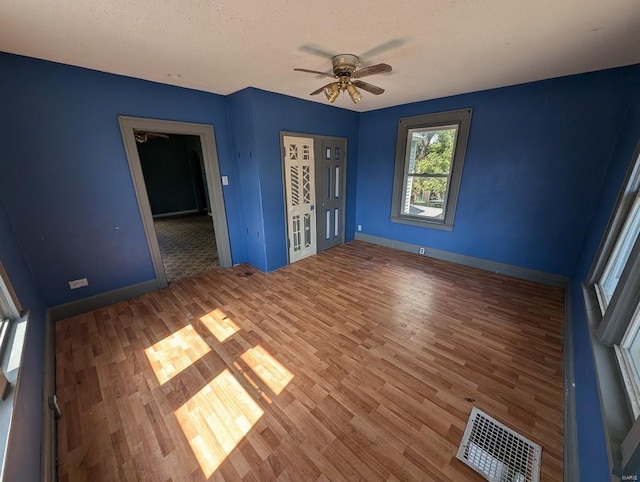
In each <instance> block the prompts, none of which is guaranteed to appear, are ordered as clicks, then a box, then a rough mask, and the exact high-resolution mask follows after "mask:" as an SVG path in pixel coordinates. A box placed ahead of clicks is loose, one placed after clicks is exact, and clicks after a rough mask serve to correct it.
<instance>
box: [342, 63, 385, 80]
mask: <svg viewBox="0 0 640 482" xmlns="http://www.w3.org/2000/svg"><path fill="white" fill-rule="evenodd" d="M385 72H391V66H390V65H388V64H376V65H372V66H371V67H365V68H364V69H360V70H356V71H355V72H354V73H353V74H351V77H353V78H354V79H359V78H360V77H366V76H367V75H375V74H383V73H385Z"/></svg>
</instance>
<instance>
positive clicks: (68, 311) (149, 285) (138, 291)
mask: <svg viewBox="0 0 640 482" xmlns="http://www.w3.org/2000/svg"><path fill="white" fill-rule="evenodd" d="M158 288H159V285H158V280H156V279H152V280H149V281H144V282H142V283H138V284H135V285H131V286H125V287H124V288H118V289H115V290H113V291H108V292H106V293H100V294H98V295H94V296H88V297H87V298H82V299H79V300H76V301H70V302H69V303H64V304H62V305H58V306H53V307H51V308H49V316H51V320H52V321H59V320H64V319H65V318H71V317H72V316H76V315H79V314H81V313H86V312H87V311H92V310H96V309H98V308H102V307H104V306H108V305H111V304H113V303H118V302H120V301H126V300H129V299H131V298H135V297H136V296H140V295H143V294H145V293H149V292H151V291H155V290H157V289H158Z"/></svg>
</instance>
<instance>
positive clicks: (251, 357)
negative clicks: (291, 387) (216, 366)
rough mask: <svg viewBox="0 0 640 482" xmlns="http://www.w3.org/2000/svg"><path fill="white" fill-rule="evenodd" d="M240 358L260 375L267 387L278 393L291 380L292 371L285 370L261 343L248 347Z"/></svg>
mask: <svg viewBox="0 0 640 482" xmlns="http://www.w3.org/2000/svg"><path fill="white" fill-rule="evenodd" d="M240 358H242V360H243V361H244V362H245V363H246V364H247V365H249V368H251V370H252V371H253V372H254V373H255V374H256V375H257V376H259V377H260V379H261V380H262V381H263V382H264V383H265V384H266V385H267V386H268V387H269V389H270V390H271V391H272V392H273V393H275V394H276V395H279V394H280V392H282V390H284V388H285V387H286V386H287V385H288V384H289V382H290V381H291V380H293V373H291V372H290V371H289V370H287V369H286V368H285V367H284V366H283V365H282V364H281V363H280V362H279V361H278V360H276V359H275V358H274V357H273V355H271V354H270V353H269V352H268V351H267V350H265V349H264V348H263V347H262V346H261V345H257V346H255V347H253V348H249V349H248V350H247V351H245V352H244V353H243V354H242V355H240Z"/></svg>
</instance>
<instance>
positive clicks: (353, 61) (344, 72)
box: [293, 54, 391, 104]
mask: <svg viewBox="0 0 640 482" xmlns="http://www.w3.org/2000/svg"><path fill="white" fill-rule="evenodd" d="M359 61H360V59H358V57H357V56H355V55H351V54H340V55H336V56H334V57H332V58H331V63H332V64H333V74H330V73H327V72H318V71H317V70H309V69H293V70H295V71H296V72H307V73H310V74H318V75H324V76H325V77H331V78H333V79H336V80H335V81H334V82H331V83H329V84H327V85H325V86H323V87H320V88H319V89H318V90H314V91H313V92H311V94H310V95H317V94H319V93H320V92H324V95H326V96H327V100H329V102H332V103H333V102H334V101H335V100H336V99H337V98H338V95H340V92H343V91H345V90H346V91H347V92H348V93H349V97H351V100H352V101H353V103H354V104H357V103H358V102H360V101H361V100H362V93H361V92H360V91H359V90H358V87H360V88H361V89H362V90H366V91H367V92H370V93H372V94H374V95H380V94H382V93H383V92H384V89H382V88H380V87H378V86H375V85H372V84H369V83H367V82H363V81H362V80H358V79H360V78H361V77H366V76H368V75H375V74H382V73H385V72H391V66H390V65H387V64H376V65H371V66H369V67H364V68H362V69H360V70H356V66H357V65H358V62H359Z"/></svg>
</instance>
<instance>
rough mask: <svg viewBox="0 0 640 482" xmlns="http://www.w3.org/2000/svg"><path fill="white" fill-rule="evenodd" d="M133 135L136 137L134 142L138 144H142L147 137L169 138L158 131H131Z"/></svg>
mask: <svg viewBox="0 0 640 482" xmlns="http://www.w3.org/2000/svg"><path fill="white" fill-rule="evenodd" d="M133 136H134V137H135V139H136V142H137V143H139V144H144V143H145V142H147V141H148V140H149V139H154V138H159V139H169V136H168V135H167V134H161V133H159V132H147V131H135V130H134V131H133Z"/></svg>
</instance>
